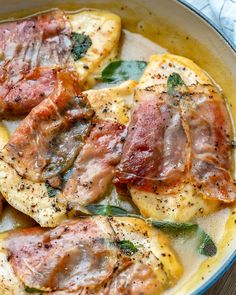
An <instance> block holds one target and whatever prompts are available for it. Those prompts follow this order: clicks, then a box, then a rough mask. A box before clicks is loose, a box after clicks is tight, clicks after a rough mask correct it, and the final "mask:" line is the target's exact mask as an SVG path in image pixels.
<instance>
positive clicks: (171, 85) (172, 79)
mask: <svg viewBox="0 0 236 295" xmlns="http://www.w3.org/2000/svg"><path fill="white" fill-rule="evenodd" d="M177 86H185V83H184V81H183V80H182V78H181V77H180V75H179V74H178V73H172V74H171V75H170V76H169V77H168V80H167V92H168V94H169V95H174V94H175V92H176V88H177Z"/></svg>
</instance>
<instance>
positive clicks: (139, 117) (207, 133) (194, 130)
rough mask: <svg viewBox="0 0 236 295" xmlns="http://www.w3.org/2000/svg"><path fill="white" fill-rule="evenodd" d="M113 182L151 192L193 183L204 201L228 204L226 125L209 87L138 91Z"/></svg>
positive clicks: (234, 190) (232, 194)
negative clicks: (214, 200) (217, 201)
mask: <svg viewBox="0 0 236 295" xmlns="http://www.w3.org/2000/svg"><path fill="white" fill-rule="evenodd" d="M139 95H140V98H141V100H140V102H139V103H138V105H137V106H136V108H135V110H134V112H133V115H132V118H131V123H130V126H129V129H128V137H127V140H126V143H125V145H124V150H123V154H122V158H121V163H120V164H119V166H118V168H117V172H116V178H115V180H114V182H115V184H116V185H117V187H118V188H119V187H122V186H123V187H124V186H128V187H130V186H132V187H136V188H137V189H140V190H143V191H148V192H153V193H156V194H170V193H176V192H177V191H178V190H179V189H181V188H182V185H183V184H184V183H192V184H193V185H194V187H195V188H196V189H197V190H198V191H199V192H201V193H202V195H203V196H204V197H205V198H211V199H218V200H221V201H223V202H232V201H234V200H235V199H236V187H235V184H234V183H233V180H232V177H231V175H230V168H231V138H232V130H231V122H230V118H229V114H228V112H227V109H226V106H225V103H224V100H223V98H222V96H221V94H220V93H218V92H216V90H215V88H213V87H212V86H211V85H194V86H191V87H189V88H188V89H187V91H185V92H184V93H176V94H175V95H168V94H167V93H161V94H155V93H153V92H151V93H149V92H148V90H140V93H139Z"/></svg>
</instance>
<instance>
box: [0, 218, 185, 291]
mask: <svg viewBox="0 0 236 295" xmlns="http://www.w3.org/2000/svg"><path fill="white" fill-rule="evenodd" d="M0 245H1V246H0V261H1V263H0V273H1V279H0V282H1V284H0V290H1V292H3V293H4V294H6V295H7V294H25V293H24V290H25V289H26V290H27V288H35V289H37V290H39V292H41V293H43V294H68V292H69V293H71V294H91V293H96V294H110V295H111V294H112V295H114V294H117V295H118V294H124V292H129V294H133V295H136V294H139V293H142V294H160V292H162V290H163V289H165V288H167V287H169V286H171V285H172V284H173V283H175V282H176V281H177V280H178V279H179V277H180V276H181V274H182V267H181V264H180V263H179V261H178V258H177V257H176V255H175V253H174V252H173V250H171V248H170V247H169V241H168V239H167V238H166V237H165V236H164V235H163V234H162V233H160V232H158V231H157V230H154V229H152V228H150V227H149V226H148V225H147V224H145V222H144V221H142V220H139V219H135V218H122V217H119V218H112V219H109V218H105V217H89V218H82V219H75V220H69V221H65V222H63V223H62V224H61V225H60V226H58V227H56V228H55V229H51V230H46V229H43V228H39V227H34V228H27V229H19V230H15V231H12V232H8V233H7V234H4V235H2V236H1V242H0ZM19 254H20V255H19ZM39 262H40V263H39ZM3 265H4V266H3Z"/></svg>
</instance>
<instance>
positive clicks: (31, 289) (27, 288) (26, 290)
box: [25, 287, 42, 294]
mask: <svg viewBox="0 0 236 295" xmlns="http://www.w3.org/2000/svg"><path fill="white" fill-rule="evenodd" d="M25 292H27V293H39V294H42V291H41V290H38V289H36V288H31V287H25Z"/></svg>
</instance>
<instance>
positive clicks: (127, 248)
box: [117, 240, 138, 255]
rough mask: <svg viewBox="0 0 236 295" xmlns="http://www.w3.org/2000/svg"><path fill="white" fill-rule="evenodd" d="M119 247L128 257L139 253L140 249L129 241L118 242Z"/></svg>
mask: <svg viewBox="0 0 236 295" xmlns="http://www.w3.org/2000/svg"><path fill="white" fill-rule="evenodd" d="M117 246H118V247H119V248H120V249H121V251H123V252H124V253H125V254H128V255H133V254H134V253H136V252H137V251H138V248H137V247H136V246H135V245H134V244H133V243H132V242H131V241H128V240H123V241H118V242H117Z"/></svg>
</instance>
